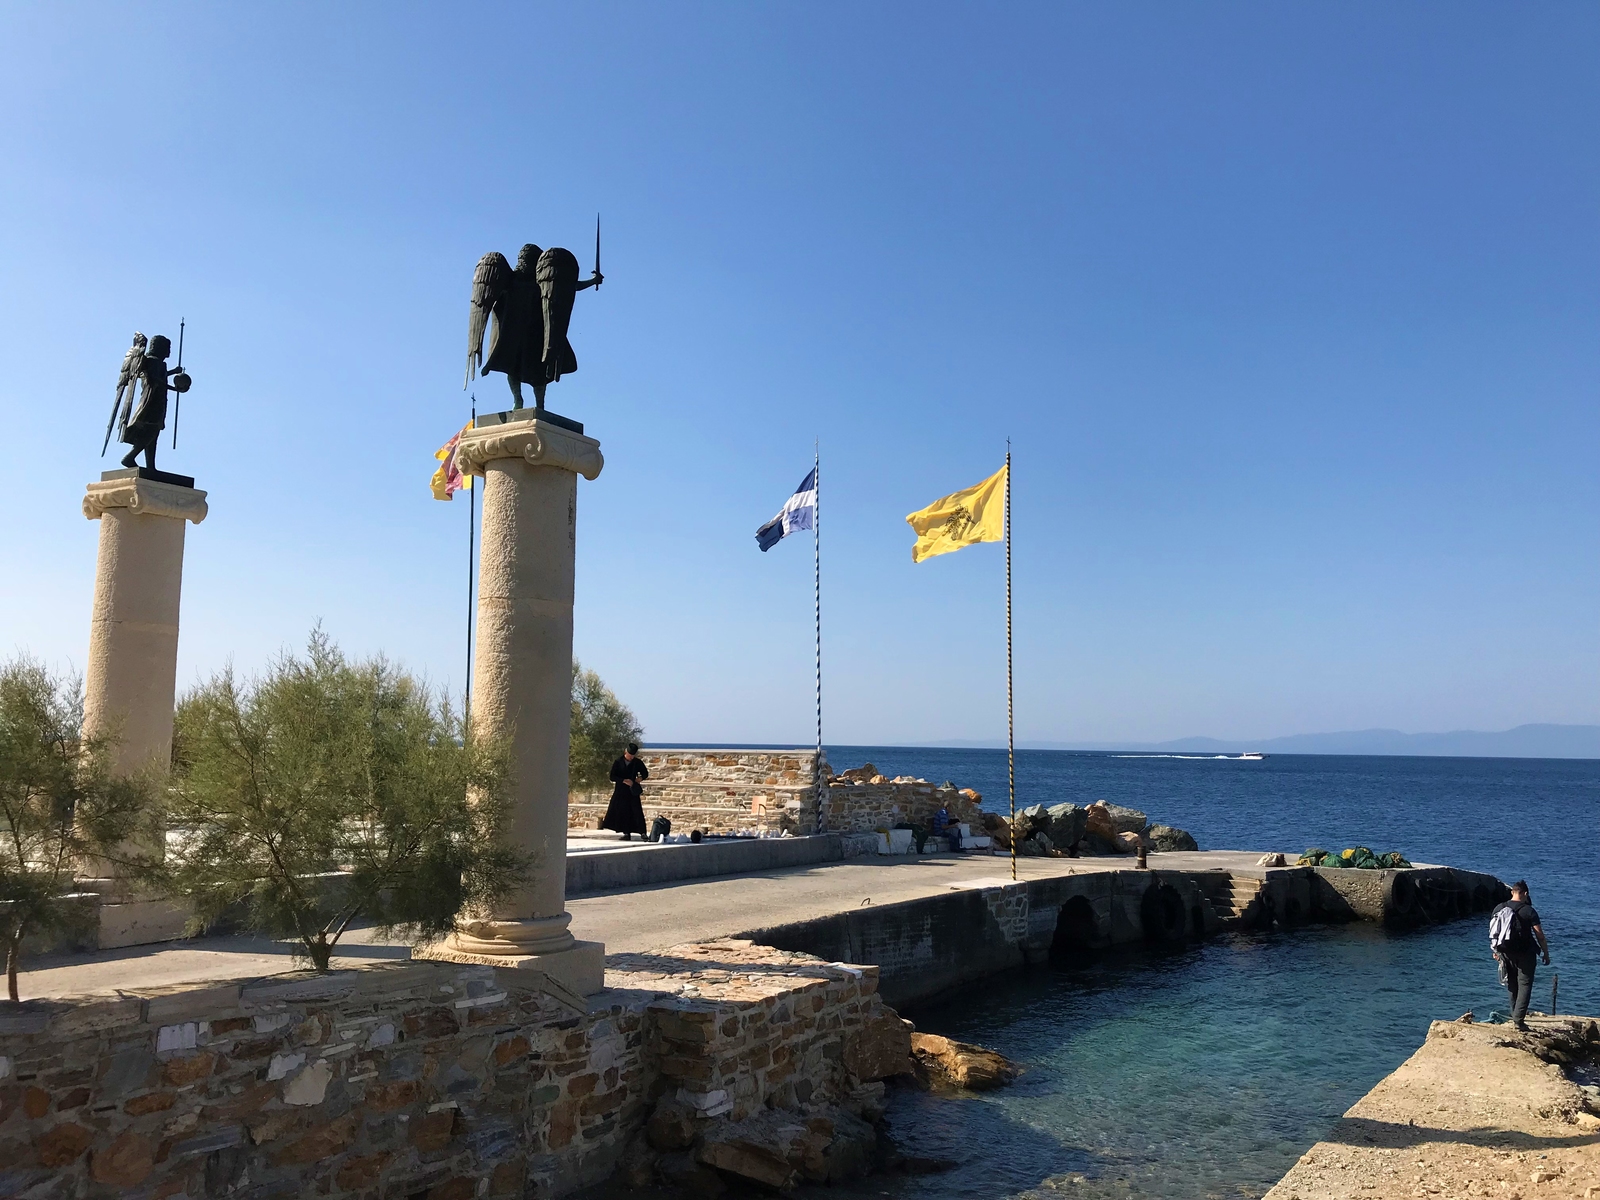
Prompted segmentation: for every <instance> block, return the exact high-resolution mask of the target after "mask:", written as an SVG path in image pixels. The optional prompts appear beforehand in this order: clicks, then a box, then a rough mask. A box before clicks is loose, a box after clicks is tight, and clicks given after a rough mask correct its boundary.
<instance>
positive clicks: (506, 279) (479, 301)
mask: <svg viewBox="0 0 1600 1200" xmlns="http://www.w3.org/2000/svg"><path fill="white" fill-rule="evenodd" d="M511 280H512V272H511V264H510V263H508V262H507V261H506V256H505V255H504V254H501V253H500V251H498V250H491V251H489V253H487V254H485V255H484V256H483V257H482V258H480V259H479V260H478V269H477V270H476V271H474V272H473V273H472V311H471V313H469V314H468V318H467V377H466V379H464V380H463V381H462V383H461V387H462V389H463V390H465V388H466V386H467V384H469V383H471V382H472V380H473V379H474V378H476V376H477V374H478V367H479V366H480V365H481V364H482V363H483V331H484V330H485V329H487V328H488V326H489V314H490V313H491V312H493V311H494V306H495V302H496V301H497V300H499V299H500V297H501V296H503V295H505V293H506V290H507V289H508V288H510V286H511Z"/></svg>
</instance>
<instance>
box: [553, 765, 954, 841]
mask: <svg viewBox="0 0 1600 1200" xmlns="http://www.w3.org/2000/svg"><path fill="white" fill-rule="evenodd" d="M640 757H641V758H643V759H644V763H645V766H646V767H648V768H649V769H650V778H649V779H648V780H646V781H645V785H644V818H645V824H646V825H647V826H648V825H649V823H650V821H651V820H653V819H654V818H655V817H657V816H664V817H666V818H668V819H669V820H670V821H671V822H672V831H673V833H688V832H689V831H690V830H693V829H703V830H705V831H706V832H708V833H779V832H782V831H785V830H787V831H788V832H789V833H792V834H796V835H799V834H806V833H815V832H817V827H816V821H815V813H816V786H815V771H816V759H817V753H816V751H815V750H645V751H642V752H641V753H640ZM822 777H823V779H824V781H825V790H824V796H823V820H822V828H823V829H824V830H825V831H827V832H829V833H870V832H871V831H872V830H874V829H877V828H880V827H882V828H886V829H892V828H893V827H894V826H896V825H898V824H900V823H901V822H906V823H911V824H918V825H924V826H926V825H928V824H929V823H930V822H931V819H932V817H933V814H934V813H936V812H938V811H939V809H940V808H948V809H949V810H950V815H951V817H952V818H953V819H954V820H957V821H975V820H976V819H977V813H978V805H979V803H980V802H981V800H982V797H981V796H979V795H978V793H977V792H975V791H973V790H972V789H970V788H963V789H957V788H955V787H954V786H945V785H943V784H933V783H929V782H928V781H927V780H926V779H913V778H911V777H910V776H900V777H898V778H896V779H887V778H885V777H884V776H882V775H880V774H878V773H877V771H876V769H875V768H872V766H871V764H870V763H869V764H868V765H867V767H865V768H857V769H855V770H853V771H845V772H841V773H840V774H838V775H835V774H834V773H833V770H832V768H831V767H830V766H829V764H828V759H827V755H826V754H824V755H823V757H822ZM609 799H610V792H591V793H576V794H574V795H573V796H572V797H571V798H570V801H569V803H568V805H567V825H568V828H571V829H593V828H595V827H596V826H597V825H598V824H599V823H600V819H601V818H602V817H603V816H604V815H605V811H606V804H607V802H608V801H609Z"/></svg>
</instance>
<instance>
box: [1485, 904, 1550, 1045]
mask: <svg viewBox="0 0 1600 1200" xmlns="http://www.w3.org/2000/svg"><path fill="white" fill-rule="evenodd" d="M1489 949H1490V950H1491V951H1492V952H1493V954H1494V958H1495V961H1496V962H1497V963H1499V964H1500V980H1501V982H1502V983H1504V984H1505V985H1506V992H1507V993H1508V994H1509V995H1510V997H1511V1023H1512V1024H1513V1025H1515V1026H1516V1027H1517V1028H1518V1029H1527V1027H1528V1026H1527V1023H1526V1022H1527V1016H1528V1000H1529V999H1530V998H1531V997H1532V995H1533V968H1534V963H1533V958H1534V955H1535V954H1543V955H1544V965H1545V966H1547V967H1548V966H1549V965H1550V943H1549V942H1547V941H1546V940H1545V936H1544V930H1543V929H1541V928H1540V927H1539V913H1538V910H1536V909H1535V908H1534V907H1533V905H1532V904H1531V903H1529V900H1528V885H1527V884H1526V883H1525V882H1523V881H1522V880H1520V879H1519V880H1517V882H1515V883H1513V884H1512V885H1511V899H1509V900H1507V901H1506V902H1505V903H1504V904H1502V905H1500V907H1499V908H1497V909H1495V910H1494V912H1493V913H1492V914H1490V916H1489Z"/></svg>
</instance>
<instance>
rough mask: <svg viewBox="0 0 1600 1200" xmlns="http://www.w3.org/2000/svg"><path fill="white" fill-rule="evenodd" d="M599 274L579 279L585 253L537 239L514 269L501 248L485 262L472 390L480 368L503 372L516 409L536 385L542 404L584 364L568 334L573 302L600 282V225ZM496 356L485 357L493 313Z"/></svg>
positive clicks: (476, 284) (477, 276) (471, 348)
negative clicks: (543, 245) (542, 245)
mask: <svg viewBox="0 0 1600 1200" xmlns="http://www.w3.org/2000/svg"><path fill="white" fill-rule="evenodd" d="M594 249H595V253H594V274H593V275H592V276H591V277H590V278H588V279H584V280H580V279H579V278H578V259H577V256H576V255H574V254H573V253H572V251H570V250H563V249H562V248H561V247H559V246H555V247H552V248H551V249H549V250H544V251H541V250H540V249H539V247H537V246H535V245H533V244H532V243H531V242H530V243H529V244H528V245H526V246H524V247H523V248H522V251H521V253H519V254H518V255H517V265H516V267H515V268H513V267H512V265H511V264H510V263H509V262H507V261H506V256H505V255H503V254H501V253H500V252H499V251H498V250H491V251H490V252H489V253H488V254H485V255H484V256H483V257H482V258H480V259H479V260H478V269H477V270H476V271H475V272H474V273H473V276H472V311H471V313H470V314H469V318H468V325H467V377H466V380H465V381H464V382H463V383H462V387H463V388H465V387H466V385H467V384H469V383H471V382H472V380H473V378H474V377H475V376H476V375H477V374H478V373H479V372H480V371H481V373H482V374H484V375H487V374H488V373H489V372H490V371H500V372H502V373H503V374H504V375H505V377H506V382H507V383H508V384H509V385H510V387H511V395H512V398H513V403H512V407H513V408H521V407H522V385H523V384H524V383H530V384H532V385H533V402H534V408H535V409H539V410H543V408H544V389H545V388H546V387H547V386H548V385H549V384H552V383H554V382H555V381H556V380H558V379H560V378H561V377H562V376H563V375H570V374H572V373H573V372H574V371H576V370H577V369H578V356H577V355H576V354H574V353H573V352H572V343H571V342H569V341H568V340H567V326H568V325H569V324H570V323H571V321H572V302H573V299H574V298H575V297H576V296H577V294H578V293H579V292H581V291H583V289H584V288H591V287H598V286H599V285H600V283H601V282H602V281H603V280H604V278H605V277H604V276H603V275H601V274H600V230H599V226H598V224H597V225H596V227H595V245H594ZM491 314H492V315H493V316H494V328H493V330H491V331H490V333H489V357H488V359H487V361H485V359H484V357H483V334H484V330H485V329H486V328H487V327H488V324H489V317H490V315H491Z"/></svg>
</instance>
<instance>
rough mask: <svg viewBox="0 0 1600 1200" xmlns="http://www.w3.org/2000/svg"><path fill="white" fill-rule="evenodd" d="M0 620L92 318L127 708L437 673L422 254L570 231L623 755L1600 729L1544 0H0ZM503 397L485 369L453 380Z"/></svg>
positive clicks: (588, 650)
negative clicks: (818, 583)
mask: <svg viewBox="0 0 1600 1200" xmlns="http://www.w3.org/2000/svg"><path fill="white" fill-rule="evenodd" d="M4 22H5V28H6V34H5V36H4V38H0V103H3V111H4V113H5V120H4V121H3V122H0V280H3V287H0V316H3V322H4V327H5V329H6V332H7V335H8V338H9V341H10V344H11V362H12V365H11V367H10V368H9V369H8V370H7V371H6V372H5V373H4V376H3V380H0V415H3V417H4V419H5V428H6V429H7V431H8V434H9V437H8V457H9V459H10V464H11V465H10V471H11V478H12V483H11V485H10V487H9V488H8V489H7V491H8V497H7V501H6V504H7V517H6V519H5V520H4V522H3V523H0V561H3V563H4V564H5V571H6V579H5V582H4V583H3V584H0V652H6V653H9V652H10V650H11V649H12V648H13V647H16V648H24V649H27V650H30V651H32V652H33V653H35V654H37V655H39V656H41V657H43V658H45V659H46V660H47V661H49V662H50V663H52V664H54V665H57V666H67V665H73V666H75V667H77V668H79V669H81V667H82V665H83V662H84V659H85V654H86V648H87V640H88V623H89V608H90V594H91V586H92V580H93V568H94V556H95V539H96V534H97V531H96V527H95V526H94V525H92V524H90V523H89V522H87V521H85V520H84V519H83V517H82V515H81V511H80V508H79V499H80V497H81V494H82V489H83V486H84V484H85V483H86V482H88V481H89V480H91V479H93V478H96V472H97V471H99V470H101V469H102V468H106V467H112V466H115V465H116V464H115V463H114V461H112V459H111V458H110V457H108V458H107V459H106V460H105V461H104V462H102V461H101V460H99V459H97V458H96V453H97V451H96V447H95V445H94V443H95V442H96V441H98V440H99V439H100V437H101V434H102V431H103V429H104V423H105V420H106V415H107V414H108V412H109V410H110V405H111V397H112V390H113V388H112V385H113V383H114V380H115V377H116V372H117V368H118V366H119V364H120V362H121V358H122V354H123V352H124V350H125V349H126V347H127V345H128V341H129V338H130V335H131V334H132V331H133V330H134V329H140V330H143V331H145V332H146V333H158V332H165V333H169V334H173V335H175V334H176V333H177V325H178V319H179V317H180V316H181V317H186V318H187V320H188V323H189V324H188V344H187V349H186V355H185V361H186V365H187V366H188V367H189V368H190V370H191V371H192V373H193V376H194V379H195V385H194V390H193V391H192V392H191V393H190V395H189V397H187V398H186V399H185V401H184V404H183V410H182V424H181V428H180V436H179V444H178V449H177V450H176V451H172V450H171V449H170V448H169V446H170V443H164V444H163V448H162V451H161V459H160V463H161V465H162V466H164V467H166V468H168V469H171V470H176V471H182V472H184V473H188V474H192V475H194V476H196V477H197V479H198V486H200V487H203V488H205V489H206V490H207V491H208V492H209V493H210V501H211V516H210V517H209V519H208V520H207V521H206V522H205V523H204V524H203V525H201V526H199V527H197V528H192V529H191V531H190V533H189V540H188V550H187V562H186V568H185V570H186V574H185V579H184V596H183V632H182V644H181V650H180V663H179V681H180V685H182V684H188V683H192V682H193V681H194V680H195V679H197V678H198V677H200V676H201V675H203V674H205V673H208V672H210V671H213V670H215V669H217V668H218V667H220V666H221V665H223V664H224V663H225V662H227V661H228V660H230V659H232V660H233V661H234V663H235V664H236V665H237V666H238V667H240V668H241V669H244V670H247V671H248V670H252V669H254V668H256V667H257V666H259V665H260V664H261V663H262V662H263V661H265V660H266V658H267V657H269V656H270V655H271V654H272V653H273V652H274V651H276V650H278V649H279V648H282V647H285V646H297V645H299V644H301V643H302V642H303V640H304V638H305V635H306V632H307V630H308V629H309V628H310V627H311V625H312V624H313V623H314V622H316V621H318V620H320V621H322V622H323V623H324V624H325V626H326V628H327V629H328V630H329V632H330V633H331V634H332V635H333V636H334V638H335V639H336V640H337V641H338V642H340V643H341V644H342V645H343V646H344V647H345V648H346V649H347V650H350V651H354V652H358V653H366V652H369V651H376V650H380V649H381V650H384V651H386V652H387V653H389V654H390V655H391V656H393V657H395V658H397V659H399V660H401V661H403V662H404V663H406V664H408V665H410V666H412V667H414V668H417V669H419V670H422V671H425V672H426V673H428V675H429V676H430V677H432V678H433V679H434V680H435V681H437V682H438V683H441V684H445V685H448V686H450V687H452V688H459V686H460V684H461V682H462V676H463V665H462V664H463V657H464V619H465V613H466V607H467V597H466V581H465V566H466V536H467V505H466V503H465V502H464V501H457V502H455V503H452V504H449V505H445V504H440V503H437V502H435V501H434V500H432V499H431V498H430V496H429V493H428V488H427V481H428V476H429V474H430V473H431V470H432V468H433V465H434V464H433V460H432V457H431V456H432V452H433V450H434V449H435V448H436V447H437V446H438V445H439V444H440V443H442V442H443V441H444V440H445V439H446V438H448V437H449V436H450V434H451V433H453V432H454V431H455V429H457V428H458V427H459V426H460V425H461V424H462V422H463V421H464V420H465V417H466V414H467V403H468V401H467V396H466V395H465V394H464V393H463V392H462V390H461V376H462V366H463V362H464V358H465V344H464V343H465V332H466V318H467V312H466V309H467V295H468V290H469V285H470V281H471V276H472V269H473V265H474V264H475V263H476V261H477V259H478V257H479V256H480V255H482V254H483V253H484V252H485V251H487V250H490V249H498V250H501V251H503V252H505V253H506V254H507V255H508V256H510V257H513V258H514V257H515V252H516V249H517V247H518V246H520V245H521V244H522V243H523V242H525V241H533V242H537V243H539V244H540V245H542V246H550V245H553V244H558V245H566V246H569V247H571V248H572V249H573V250H574V251H575V252H577V254H578V255H579V258H580V260H581V261H583V263H584V264H585V267H586V268H587V266H588V263H589V257H590V254H591V250H590V248H589V247H590V239H591V238H592V236H593V222H594V216H595V213H596V212H597V211H598V212H601V213H603V214H604V222H605V251H604V255H605V257H604V263H603V266H604V269H605V272H606V275H607V282H606V285H605V287H604V288H602V289H601V290H600V292H599V293H598V294H595V293H591V292H585V293H582V294H581V295H580V296H579V297H578V301H577V311H576V313H575V316H574V319H573V331H572V341H573V343H574V346H575V348H576V350H577V354H578V358H579V362H580V369H579V371H578V373H577V374H576V375H573V376H570V377H569V378H567V379H564V380H563V381H561V382H560V383H559V384H558V385H556V386H554V387H553V388H552V389H551V393H550V396H551V406H552V407H553V408H555V409H556V410H557V411H559V412H563V413H566V414H568V415H570V416H573V417H575V418H577V419H579V420H582V421H584V422H585V423H586V425H587V427H588V430H589V432H591V433H592V434H594V435H595V436H597V437H598V438H599V439H600V441H601V442H602V444H603V446H604V450H605V455H606V468H605V472H604V474H603V475H602V476H601V477H600V479H599V480H598V481H596V482H594V483H582V484H581V485H580V489H579V491H580V495H579V545H578V593H577V618H576V622H577V628H576V642H577V653H578V655H579V656H580V657H581V658H582V660H583V661H584V662H585V663H586V664H587V665H591V666H593V667H595V668H597V669H598V670H599V671H600V672H601V674H602V675H603V676H604V677H605V678H606V679H607V681H608V682H610V683H611V684H612V685H613V686H614V687H615V689H616V690H617V691H618V692H619V693H620V694H621V696H622V697H623V699H624V700H626V701H627V702H629V703H630V704H631V705H632V706H633V707H634V708H635V709H636V711H637V712H638V713H639V715H640V716H641V718H642V719H643V721H644V724H645V726H646V729H647V732H648V734H649V736H650V738H651V739H652V740H655V741H657V742H658V743H660V742H664V741H674V740H728V741H740V742H760V741H769V740H770V741H785V742H791V741H792V742H804V741H806V740H808V739H809V738H810V736H811V726H812V712H811V709H812V643H811V620H812V610H811V604H812V593H811V544H810V540H809V537H805V536H797V537H795V538H792V539H790V540H788V541H786V542H784V543H782V544H781V545H779V546H778V547H777V548H776V549H774V550H773V551H772V552H771V553H768V554H764V555H763V554H761V553H759V552H758V551H757V549H756V545H755V540H754V532H755V529H756V526H757V525H759V524H760V523H761V522H762V521H764V520H766V519H767V518H768V517H770V516H771V515H772V514H773V513H774V512H776V511H777V509H778V507H779V506H780V505H781V504H782V503H783V500H784V499H785V497H786V496H787V495H788V494H789V492H790V491H792V490H793V488H794V486H795V485H796V484H797V483H798V482H799V481H800V479H801V477H802V476H803V475H804V474H805V473H806V471H807V470H809V468H810V465H811V454H812V445H813V440H814V439H819V440H820V443H821V450H822V463H823V471H822V481H823V482H822V486H823V567H824V583H823V604H824V628H825V673H826V681H827V682H826V697H827V700H826V703H827V730H826V736H827V739H828V740H829V741H830V742H839V743H881V742H905V741H922V740H935V739H945V738H975V739H977V738H995V737H999V736H1003V734H1004V728H1005V725H1004V722H1005V708H1004V696H1005V691H1004V688H1005V677H1004V658H1003V651H1004V635H1003V617H1004V576H1003V557H1002V551H1001V548H1000V547H999V546H982V547H977V548H974V549H969V550H964V551H962V552H960V553H958V554H954V555H947V556H944V557H941V558H937V559H934V560H932V561H930V562H926V563H923V564H921V565H919V566H913V565H912V563H911V557H910V546H911V540H912V539H911V535H910V532H909V530H908V528H907V527H906V525H905V523H904V516H905V514H906V513H908V512H910V511H912V510H913V509H915V508H918V507H921V506H922V505H924V504H926V503H928V502H929V501H931V500H933V499H934V498H935V497H937V496H940V495H942V494H944V493H946V492H950V491H953V490H955V489H957V488H959V487H963V486H966V485H968V484H971V483H975V482H977V481H978V480H979V479H981V478H983V477H984V476H986V475H988V474H989V473H991V472H992V471H994V470H995V469H996V468H997V467H998V466H999V465H1000V463H1001V460H1002V458H1003V455H1004V453H1005V448H1006V439H1007V437H1010V438H1011V439H1012V444H1013V447H1014V450H1015V468H1014V474H1015V508H1014V514H1015V555H1016V585H1015V586H1016V654H1017V663H1016V686H1017V731H1018V736H1019V738H1023V739H1033V740H1060V741H1073V742H1078V741H1093V740H1096V739H1138V740H1153V739H1159V738H1166V737H1178V736H1184V735H1191V734H1210V735H1215V736H1238V737H1257V736H1259V737H1265V736H1270V735H1277V734H1288V733H1295V732H1303V731H1312V730H1325V729H1343V728H1359V727H1365V726H1375V725H1384V726H1393V727H1397V728H1400V729H1404V730H1408V731H1418V730H1435V729H1450V728H1460V727H1468V728H1488V729H1494V728H1504V727H1507V726H1510V725H1514V724H1517V723H1520V722H1525V721H1557V722H1595V721H1600V691H1597V684H1600V619H1597V618H1600V612H1597V600H1600V586H1597V585H1600V577H1597V576H1600V572H1597V563H1600V536H1597V526H1596V518H1597V514H1600V504H1597V501H1600V484H1597V472H1596V469H1595V459H1596V450H1597V447H1600V437H1597V435H1600V414H1597V410H1596V397H1597V390H1600V389H1597V384H1600V345H1597V332H1600V322H1597V317H1600V237H1597V216H1600V204H1597V201H1600V169H1597V168H1600V159H1597V142H1596V129H1597V128H1600V72H1597V71H1596V70H1595V63H1596V62H1597V61H1600V8H1597V7H1596V6H1594V5H1593V4H1587V3H1584V4H1580V3H1549V4H1539V5H1506V4H1498V3H1496V4H1479V3H1465V2H1462V0H1448V2H1444V3H1408V4H1403V5H1395V4H1391V3H1366V4H1363V3H1342V4H1319V5H1307V4H1279V3H1253V4H1241V3H1194V4H1152V5H1143V4H1137V3H1108V4H1098V5H1081V4H1061V3H1052V4H1044V5H1038V6H1032V7H1030V6H1025V5H1020V4H1007V5H976V4H974V5H969V6H952V5H940V4H876V5H845V4H823V5H818V4H761V5H749V4H747V5H737V4H714V5H704V6H697V5H693V4H687V3H674V4H645V3H639V4H620V5H619V4H584V5H540V6H533V5H523V4H518V5H509V6H505V7H493V6H487V5H430V6H421V5H399V4H366V5H360V4H342V5H301V6H293V5H287V4H273V5H256V6H246V5H193V6H185V5H176V4H163V5H144V6H133V7H127V8H124V9H121V10H120V11H119V10H118V9H116V8H114V7H112V6H109V5H91V6H74V5H69V4H59V3H51V4H34V5H17V4H10V5H7V6H6V8H5V10H4ZM477 395H478V400H479V403H480V405H481V406H484V407H490V408H495V407H502V406H503V398H504V397H505V396H506V391H505V387H504V383H503V381H502V379H501V377H500V376H493V377H491V378H490V379H489V380H487V381H484V382H480V383H479V384H478V385H477Z"/></svg>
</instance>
